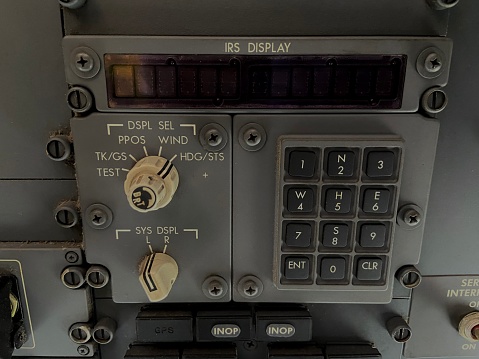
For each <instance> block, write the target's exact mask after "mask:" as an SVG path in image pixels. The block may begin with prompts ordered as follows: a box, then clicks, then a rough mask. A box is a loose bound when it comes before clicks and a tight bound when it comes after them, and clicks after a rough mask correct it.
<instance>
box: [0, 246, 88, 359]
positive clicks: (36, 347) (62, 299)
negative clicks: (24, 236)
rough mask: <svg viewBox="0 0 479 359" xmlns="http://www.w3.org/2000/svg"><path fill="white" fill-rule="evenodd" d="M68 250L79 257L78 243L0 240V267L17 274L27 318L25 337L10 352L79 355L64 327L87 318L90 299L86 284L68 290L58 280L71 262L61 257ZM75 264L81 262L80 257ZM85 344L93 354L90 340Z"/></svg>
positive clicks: (19, 353)
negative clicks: (25, 339) (35, 242)
mask: <svg viewBox="0 0 479 359" xmlns="http://www.w3.org/2000/svg"><path fill="white" fill-rule="evenodd" d="M68 251H74V252H76V253H77V254H78V255H79V256H80V258H81V251H80V249H79V247H78V246H76V245H73V244H70V243H62V244H61V245H51V244H44V243H42V244H29V245H23V246H22V247H21V248H19V247H18V246H17V245H16V244H14V243H1V244H0V268H1V269H2V270H7V271H11V272H12V273H13V274H14V275H15V276H16V277H17V278H18V280H19V282H20V288H21V290H20V292H21V293H22V296H21V301H22V306H23V313H24V315H26V316H28V319H30V320H28V321H27V323H26V326H27V333H28V336H29V339H28V341H27V342H26V343H25V345H24V347H23V348H21V349H18V350H16V351H15V352H14V355H16V356H70V357H78V356H80V355H79V354H78V352H77V347H78V345H77V344H75V343H73V342H72V341H71V340H70V338H69V337H68V329H69V328H70V326H71V325H72V324H73V323H77V322H88V321H89V319H90V316H91V314H92V303H91V298H90V289H89V288H88V287H86V288H85V287H84V288H80V289H76V290H72V289H68V288H67V287H65V286H64V285H63V284H62V282H61V280H60V274H61V272H62V271H63V269H64V268H65V267H67V266H69V265H71V264H69V263H68V262H67V261H66V259H65V254H66V253H67V252H68ZM77 264H79V265H81V261H80V262H79V263H77ZM75 265H76V264H75ZM23 286H24V290H22V289H23ZM30 324H31V326H30ZM32 330H33V333H32ZM87 345H88V346H89V348H90V352H91V355H93V351H94V350H93V346H92V344H91V343H89V344H87ZM91 355H90V356H91Z"/></svg>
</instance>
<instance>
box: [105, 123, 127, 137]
mask: <svg viewBox="0 0 479 359" xmlns="http://www.w3.org/2000/svg"><path fill="white" fill-rule="evenodd" d="M111 127H123V124H122V123H107V124H106V132H107V133H108V136H110V135H111V131H110V129H111Z"/></svg>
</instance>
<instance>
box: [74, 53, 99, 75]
mask: <svg viewBox="0 0 479 359" xmlns="http://www.w3.org/2000/svg"><path fill="white" fill-rule="evenodd" d="M94 64H95V63H94V62H93V59H92V58H91V57H90V55H88V54H87V53H85V52H79V53H77V54H76V55H75V67H76V68H77V70H78V71H81V72H88V71H91V69H93V65H94Z"/></svg>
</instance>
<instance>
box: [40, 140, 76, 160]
mask: <svg viewBox="0 0 479 359" xmlns="http://www.w3.org/2000/svg"><path fill="white" fill-rule="evenodd" d="M46 151H47V156H48V158H50V159H51V160H53V161H57V162H60V161H65V160H66V159H68V158H69V157H70V155H71V154H72V145H71V142H70V139H69V138H68V137H67V136H63V135H58V136H54V137H52V138H50V139H49V140H48V142H47V146H46Z"/></svg>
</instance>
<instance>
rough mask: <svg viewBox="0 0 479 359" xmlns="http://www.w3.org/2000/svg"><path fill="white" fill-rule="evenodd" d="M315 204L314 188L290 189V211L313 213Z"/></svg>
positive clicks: (288, 206)
mask: <svg viewBox="0 0 479 359" xmlns="http://www.w3.org/2000/svg"><path fill="white" fill-rule="evenodd" d="M314 204H315V199H314V191H313V189H312V188H290V189H289V190H288V204H287V209H288V212H292V213H311V212H313V210H314Z"/></svg>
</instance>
